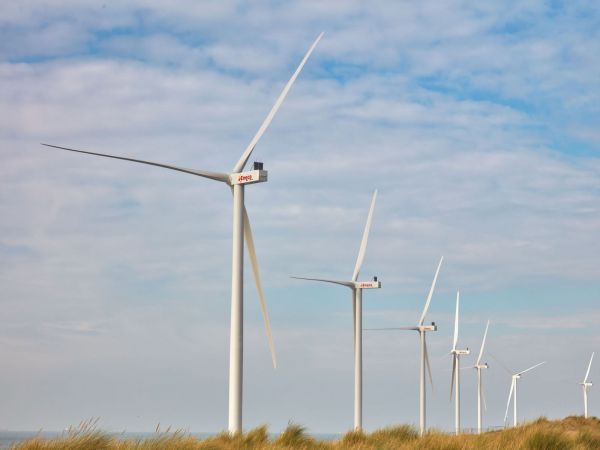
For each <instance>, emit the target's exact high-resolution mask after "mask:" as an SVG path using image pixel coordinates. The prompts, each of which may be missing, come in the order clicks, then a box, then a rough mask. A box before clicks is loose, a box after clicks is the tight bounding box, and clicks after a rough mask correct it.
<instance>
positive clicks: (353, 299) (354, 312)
mask: <svg viewBox="0 0 600 450" xmlns="http://www.w3.org/2000/svg"><path fill="white" fill-rule="evenodd" d="M356 304H357V302H356V293H355V292H354V291H353V292H352V333H353V334H352V344H353V347H352V350H354V351H355V352H356Z"/></svg>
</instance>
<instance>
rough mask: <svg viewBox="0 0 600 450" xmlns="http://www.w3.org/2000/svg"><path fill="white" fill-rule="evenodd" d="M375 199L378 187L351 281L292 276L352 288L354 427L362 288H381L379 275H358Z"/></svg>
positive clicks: (357, 421)
mask: <svg viewBox="0 0 600 450" xmlns="http://www.w3.org/2000/svg"><path fill="white" fill-rule="evenodd" d="M375 200H377V189H376V190H375V192H373V199H372V200H371V207H370V208H369V215H368V216H367V223H366V225H365V230H364V232H363V237H362V241H361V243H360V247H359V250H358V258H356V265H355V266H354V273H353V274H352V278H351V280H350V281H339V280H328V279H324V278H305V277H291V278H295V279H297V280H309V281H320V282H324V283H333V284H339V285H341V286H346V287H349V288H350V289H351V290H352V311H353V318H354V324H353V325H354V429H355V430H361V429H362V290H363V289H379V288H380V287H381V282H380V281H377V277H373V281H358V275H359V273H360V268H361V266H362V263H363V260H364V259H365V252H366V250H367V241H368V240H369V230H370V229H371V222H372V220H373V210H374V209H375Z"/></svg>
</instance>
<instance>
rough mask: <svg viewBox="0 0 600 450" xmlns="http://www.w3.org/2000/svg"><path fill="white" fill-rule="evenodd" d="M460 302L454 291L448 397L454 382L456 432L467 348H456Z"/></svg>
mask: <svg viewBox="0 0 600 450" xmlns="http://www.w3.org/2000/svg"><path fill="white" fill-rule="evenodd" d="M459 304H460V293H459V292H458V291H457V292H456V314H455V316H454V340H453V341H452V351H451V352H450V354H451V355H452V380H451V382H450V399H452V389H453V388H454V386H455V383H456V400H455V409H454V429H455V432H456V434H460V357H461V356H463V355H468V354H469V353H470V351H469V349H468V348H467V349H465V350H461V349H458V348H456V344H457V343H458V311H459Z"/></svg>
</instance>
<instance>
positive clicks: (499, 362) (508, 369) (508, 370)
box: [489, 353, 515, 376]
mask: <svg viewBox="0 0 600 450" xmlns="http://www.w3.org/2000/svg"><path fill="white" fill-rule="evenodd" d="M489 355H490V356H491V357H492V358H494V361H496V362H497V363H498V364H500V367H502V368H503V369H504V371H505V372H506V373H507V374H509V375H510V376H512V375H513V374H514V373H515V371H514V370H512V369H510V368H509V367H506V364H504V363H503V362H502V361H500V360H499V359H498V358H496V357H495V356H494V355H492V354H491V353H489Z"/></svg>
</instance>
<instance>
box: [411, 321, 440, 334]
mask: <svg viewBox="0 0 600 450" xmlns="http://www.w3.org/2000/svg"><path fill="white" fill-rule="evenodd" d="M415 330H418V331H421V332H422V331H437V325H436V324H435V322H431V325H419V326H418V327H416V328H415Z"/></svg>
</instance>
